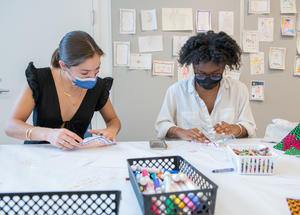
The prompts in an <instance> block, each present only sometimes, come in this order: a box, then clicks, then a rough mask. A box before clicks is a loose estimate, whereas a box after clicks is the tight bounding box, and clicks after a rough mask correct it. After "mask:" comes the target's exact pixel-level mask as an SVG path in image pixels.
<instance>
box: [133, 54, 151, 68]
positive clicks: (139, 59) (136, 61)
mask: <svg viewBox="0 0 300 215" xmlns="http://www.w3.org/2000/svg"><path fill="white" fill-rule="evenodd" d="M151 68H152V54H133V53H131V54H130V69H146V70H151Z"/></svg>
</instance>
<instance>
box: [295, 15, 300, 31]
mask: <svg viewBox="0 0 300 215" xmlns="http://www.w3.org/2000/svg"><path fill="white" fill-rule="evenodd" d="M296 30H297V31H300V14H299V13H298V14H297V22H296Z"/></svg>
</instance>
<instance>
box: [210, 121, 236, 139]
mask: <svg viewBox="0 0 300 215" xmlns="http://www.w3.org/2000/svg"><path fill="white" fill-rule="evenodd" d="M214 129H215V131H216V133H217V134H225V135H233V136H238V135H239V134H241V129H240V127H239V126H238V125H236V124H229V123H227V122H224V121H222V122H221V124H220V123H218V124H216V125H215V126H214Z"/></svg>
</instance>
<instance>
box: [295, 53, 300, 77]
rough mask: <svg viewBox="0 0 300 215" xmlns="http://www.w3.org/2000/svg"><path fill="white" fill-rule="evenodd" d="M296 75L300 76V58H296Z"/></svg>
mask: <svg viewBox="0 0 300 215" xmlns="http://www.w3.org/2000/svg"><path fill="white" fill-rule="evenodd" d="M294 75H297V76H298V75H300V57H299V56H296V59H295V71H294Z"/></svg>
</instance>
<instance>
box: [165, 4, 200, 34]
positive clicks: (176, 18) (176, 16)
mask: <svg viewBox="0 0 300 215" xmlns="http://www.w3.org/2000/svg"><path fill="white" fill-rule="evenodd" d="M162 30H163V31H192V30H194V28H193V9H192V8H162Z"/></svg>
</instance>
